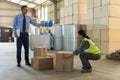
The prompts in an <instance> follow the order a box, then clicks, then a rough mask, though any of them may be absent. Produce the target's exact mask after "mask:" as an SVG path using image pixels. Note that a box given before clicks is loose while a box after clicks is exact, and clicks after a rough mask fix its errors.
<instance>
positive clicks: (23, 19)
mask: <svg viewBox="0 0 120 80" xmlns="http://www.w3.org/2000/svg"><path fill="white" fill-rule="evenodd" d="M21 11H22V13H20V14H18V15H16V16H15V17H14V21H13V31H14V35H15V37H16V38H17V55H16V57H17V66H18V67H20V66H21V64H20V63H21V48H22V45H23V47H24V50H25V63H26V65H28V66H30V65H31V64H30V62H29V35H28V28H29V24H32V25H34V26H37V27H40V26H42V25H44V22H41V23H40V24H39V23H36V22H34V21H33V20H32V19H31V18H30V17H29V16H27V15H26V14H27V12H28V8H27V6H26V5H24V6H22V7H21ZM18 29H19V30H20V36H18V32H17V30H18Z"/></svg>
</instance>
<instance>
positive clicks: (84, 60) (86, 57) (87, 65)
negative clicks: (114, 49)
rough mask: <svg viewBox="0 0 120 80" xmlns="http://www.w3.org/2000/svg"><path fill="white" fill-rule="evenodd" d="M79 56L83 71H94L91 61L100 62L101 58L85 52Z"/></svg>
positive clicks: (98, 55)
mask: <svg viewBox="0 0 120 80" xmlns="http://www.w3.org/2000/svg"><path fill="white" fill-rule="evenodd" d="M79 56H80V59H81V62H82V66H83V69H92V66H91V64H90V62H89V60H99V59H100V57H101V55H100V54H90V53H85V52H83V53H81V54H80V55H79Z"/></svg>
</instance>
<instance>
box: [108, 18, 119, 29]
mask: <svg viewBox="0 0 120 80" xmlns="http://www.w3.org/2000/svg"><path fill="white" fill-rule="evenodd" d="M109 29H120V18H117V17H109Z"/></svg>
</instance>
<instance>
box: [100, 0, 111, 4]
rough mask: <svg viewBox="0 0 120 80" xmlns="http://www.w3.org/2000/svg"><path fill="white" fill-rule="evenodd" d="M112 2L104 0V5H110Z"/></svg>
mask: <svg viewBox="0 0 120 80" xmlns="http://www.w3.org/2000/svg"><path fill="white" fill-rule="evenodd" d="M109 3H110V0H102V5H106V4H107V5H108V4H109Z"/></svg>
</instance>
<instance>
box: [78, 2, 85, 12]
mask: <svg viewBox="0 0 120 80" xmlns="http://www.w3.org/2000/svg"><path fill="white" fill-rule="evenodd" d="M78 14H87V4H83V3H79V4H78Z"/></svg>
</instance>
